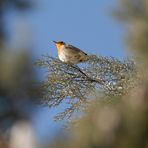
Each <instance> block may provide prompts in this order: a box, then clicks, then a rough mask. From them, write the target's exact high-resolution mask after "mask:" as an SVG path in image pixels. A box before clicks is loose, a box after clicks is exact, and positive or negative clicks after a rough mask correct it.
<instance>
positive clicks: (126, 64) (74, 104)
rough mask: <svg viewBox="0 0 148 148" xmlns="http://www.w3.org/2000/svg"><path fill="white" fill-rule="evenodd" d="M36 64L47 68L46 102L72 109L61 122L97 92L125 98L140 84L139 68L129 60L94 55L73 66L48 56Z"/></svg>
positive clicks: (44, 83)
mask: <svg viewBox="0 0 148 148" xmlns="http://www.w3.org/2000/svg"><path fill="white" fill-rule="evenodd" d="M36 64H37V65H38V66H40V67H43V68H46V69H47V75H46V80H45V81H43V82H42V83H41V84H42V88H43V90H44V92H43V98H42V102H43V103H45V104H48V105H49V106H50V107H54V106H58V105H60V104H61V103H62V102H63V101H64V102H66V103H68V104H69V106H70V107H68V108H67V109H66V110H65V111H64V112H63V113H61V114H59V116H58V119H59V118H60V117H61V119H62V118H64V117H65V116H66V117H70V116H71V114H72V113H73V112H74V111H76V110H77V109H79V108H80V107H81V106H82V105H84V104H86V103H87V102H88V100H90V95H91V94H92V92H94V91H96V90H99V91H100V92H102V93H103V94H104V95H106V96H109V97H111V96H121V95H125V94H127V93H128V92H129V91H130V89H131V88H133V87H134V86H135V84H136V81H135V79H136V78H137V71H136V66H135V64H134V62H133V61H129V60H125V61H119V60H117V59H115V58H112V57H101V56H99V57H97V56H90V57H89V59H88V61H86V62H85V63H82V64H79V65H77V66H76V65H75V66H73V65H68V64H65V63H63V62H61V61H60V60H58V59H56V58H53V57H50V56H48V55H46V56H43V57H42V59H39V60H37V62H36Z"/></svg>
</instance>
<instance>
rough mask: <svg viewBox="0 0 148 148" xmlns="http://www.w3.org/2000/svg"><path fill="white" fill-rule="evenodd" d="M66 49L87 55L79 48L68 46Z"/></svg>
mask: <svg viewBox="0 0 148 148" xmlns="http://www.w3.org/2000/svg"><path fill="white" fill-rule="evenodd" d="M65 47H66V48H67V49H70V50H71V52H81V53H83V54H85V55H87V53H85V52H84V51H82V50H81V49H79V48H77V47H74V46H72V45H69V44H67V45H66V46H65Z"/></svg>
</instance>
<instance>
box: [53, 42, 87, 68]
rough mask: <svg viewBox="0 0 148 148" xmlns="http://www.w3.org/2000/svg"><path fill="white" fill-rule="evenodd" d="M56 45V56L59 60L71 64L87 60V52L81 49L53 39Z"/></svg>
mask: <svg viewBox="0 0 148 148" xmlns="http://www.w3.org/2000/svg"><path fill="white" fill-rule="evenodd" d="M53 42H54V43H55V45H56V48H57V50H58V57H59V60H60V61H62V62H64V63H67V64H71V65H76V64H78V63H81V62H85V61H87V60H88V54H87V53H85V52H84V51H82V50H81V49H79V48H77V47H75V46H73V45H70V44H66V43H65V42H63V41H53Z"/></svg>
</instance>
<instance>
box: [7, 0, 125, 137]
mask: <svg viewBox="0 0 148 148" xmlns="http://www.w3.org/2000/svg"><path fill="white" fill-rule="evenodd" d="M34 2H35V3H36V8H35V9H34V10H33V11H29V12H28V13H24V14H17V13H15V12H13V13H11V14H9V16H8V18H7V19H9V22H11V23H9V24H8V28H9V31H10V33H11V34H10V37H11V45H12V46H14V47H17V46H18V43H19V38H20V36H19V35H17V33H18V32H19V31H20V32H19V33H20V34H23V38H24V43H22V44H24V46H26V45H28V42H29V46H30V47H31V49H32V54H33V56H34V59H36V58H40V57H41V55H43V54H46V53H48V54H49V55H51V56H54V57H57V51H56V48H55V46H54V44H53V42H52V40H63V41H65V42H67V43H70V44H72V45H74V46H76V47H79V48H81V49H83V50H84V51H85V52H87V53H89V54H97V55H102V56H113V57H116V58H119V59H122V58H124V57H125V56H126V55H127V52H126V51H125V46H124V43H123V32H124V31H123V28H122V26H121V24H118V23H117V22H116V21H115V20H114V19H113V18H112V17H111V14H110V12H111V10H112V8H113V7H115V6H116V1H115V0H110V1H109V0H92V1H90V0H36V1H34ZM18 22H20V24H21V23H22V22H27V23H24V25H25V26H26V28H27V27H28V28H29V29H30V30H29V31H30V32H29V33H30V37H29V36H27V35H26V36H25V31H24V30H22V29H21V28H20V30H19V29H18V26H17V25H18V24H19V23H18ZM16 24H17V25H16ZM15 31H16V32H17V33H15ZM42 74H43V73H40V77H41V78H43V75H42ZM62 108H63V106H61V107H59V108H57V109H49V108H48V107H42V106H38V107H37V109H36V111H35V112H34V114H33V118H32V121H33V124H34V129H35V131H36V134H37V135H38V137H39V138H40V139H46V138H47V137H52V135H53V134H54V133H56V132H57V131H58V130H59V127H60V126H61V123H55V122H54V121H53V115H55V114H56V113H57V111H59V110H62Z"/></svg>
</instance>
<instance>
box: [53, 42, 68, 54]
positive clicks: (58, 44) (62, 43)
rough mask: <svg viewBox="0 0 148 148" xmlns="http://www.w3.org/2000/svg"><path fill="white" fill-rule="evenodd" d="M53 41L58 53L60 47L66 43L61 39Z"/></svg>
mask: <svg viewBox="0 0 148 148" xmlns="http://www.w3.org/2000/svg"><path fill="white" fill-rule="evenodd" d="M53 42H54V43H55V44H56V47H57V49H58V53H60V50H61V47H62V46H63V45H65V44H66V43H65V42H63V41H53Z"/></svg>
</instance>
